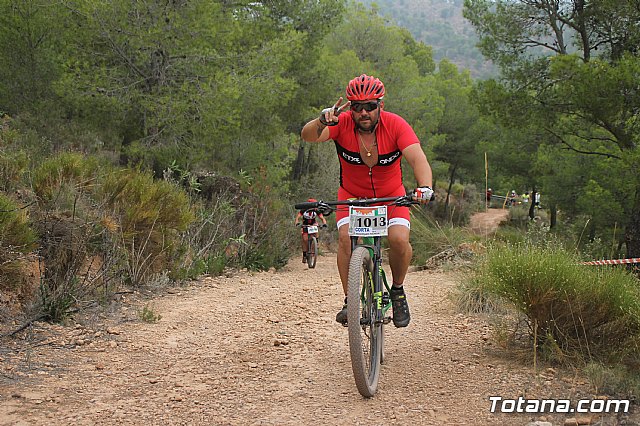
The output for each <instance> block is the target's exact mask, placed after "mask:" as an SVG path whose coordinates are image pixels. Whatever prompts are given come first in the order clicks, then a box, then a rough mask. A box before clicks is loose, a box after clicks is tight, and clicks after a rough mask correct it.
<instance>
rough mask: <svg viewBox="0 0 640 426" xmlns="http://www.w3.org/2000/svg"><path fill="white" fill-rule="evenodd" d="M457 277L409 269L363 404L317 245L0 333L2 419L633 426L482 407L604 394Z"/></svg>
mask: <svg viewBox="0 0 640 426" xmlns="http://www.w3.org/2000/svg"><path fill="white" fill-rule="evenodd" d="M460 277H461V275H460V273H459V272H443V270H442V269H439V270H422V271H416V272H411V273H410V274H409V275H408V277H407V281H406V288H407V292H408V298H409V302H410V308H411V311H412V322H411V324H410V326H409V327H407V328H406V329H396V328H394V327H393V326H392V325H391V326H389V327H387V329H386V330H387V332H386V350H385V364H384V365H383V367H382V373H381V379H380V384H379V390H378V393H377V394H376V396H375V397H373V398H370V399H364V398H363V397H361V396H360V394H359V393H358V391H357V389H356V387H355V383H354V381H353V377H352V372H351V363H350V359H349V350H348V341H347V329H346V328H344V327H342V326H341V325H339V324H337V323H335V321H334V319H335V314H336V312H337V310H338V309H339V308H340V306H341V304H342V296H341V288H340V286H339V284H338V283H339V280H338V275H337V272H336V267H335V257H334V255H333V254H331V253H326V254H325V255H324V256H321V257H320V258H319V261H318V265H317V267H316V269H312V270H310V269H307V267H306V266H305V265H303V264H302V263H301V262H300V259H298V257H296V258H295V259H294V260H292V261H291V262H290V263H289V265H287V266H286V267H285V268H284V270H282V271H278V272H275V271H271V272H261V273H249V272H240V273H235V274H228V276H222V277H203V278H202V279H200V280H199V281H194V282H192V283H190V284H188V285H186V286H184V287H181V288H173V289H165V290H163V291H162V292H161V293H160V294H156V295H155V296H153V297H150V296H144V295H142V294H130V295H123V296H122V299H121V300H120V302H119V303H118V304H116V305H115V306H114V308H113V310H112V311H111V312H100V313H98V312H95V313H93V314H90V315H86V316H83V317H76V318H75V319H74V321H72V322H71V323H70V324H68V325H66V326H56V325H49V324H44V323H35V324H34V325H33V326H32V327H29V328H27V329H25V330H24V331H22V332H20V333H18V334H16V335H15V336H12V337H6V336H5V337H3V338H2V340H0V425H68V424H73V425H110V424H123V425H358V424H367V425H383V424H384V425H387V424H397V425H527V424H529V423H531V422H537V423H534V424H539V425H547V426H548V425H565V424H566V425H568V424H592V425H595V424H602V425H605V424H606V425H616V424H620V425H622V424H626V425H630V424H636V423H634V420H635V417H634V416H635V415H634V414H631V415H622V416H616V415H612V414H609V415H605V416H598V415H585V414H583V415H576V414H575V413H566V414H552V413H542V414H536V413H515V414H514V413H511V414H504V413H503V414H498V413H495V414H494V413H491V412H490V407H491V402H490V400H489V397H491V396H501V397H503V398H506V399H517V398H518V397H519V396H523V397H525V398H528V399H533V398H541V399H549V398H560V399H568V400H571V401H572V402H573V403H575V402H576V401H577V400H578V399H580V398H594V397H596V396H598V395H596V394H594V391H593V389H592V388H591V386H590V385H589V383H588V382H587V380H586V379H585V378H584V377H581V376H580V374H579V373H577V372H574V371H566V370H561V369H554V368H549V367H547V366H537V368H534V366H533V363H532V362H531V360H530V359H527V358H526V357H514V356H513V352H509V351H507V350H506V349H504V348H501V347H500V345H498V344H497V342H498V340H497V339H496V338H495V331H494V329H493V328H492V327H491V325H490V322H489V320H488V319H487V318H484V317H482V316H476V315H468V314H461V313H458V312H456V310H455V308H454V305H453V303H452V301H451V297H450V295H451V291H452V289H454V287H455V285H456V283H457V281H458V280H459V279H460ZM143 312H144V313H146V316H147V318H149V319H154V317H156V319H157V316H160V318H159V319H158V320H157V321H156V322H145V321H142V320H141V315H142V313H143ZM9 326H10V327H13V328H15V327H16V326H17V324H10V325H9ZM6 330H7V328H5V331H6Z"/></svg>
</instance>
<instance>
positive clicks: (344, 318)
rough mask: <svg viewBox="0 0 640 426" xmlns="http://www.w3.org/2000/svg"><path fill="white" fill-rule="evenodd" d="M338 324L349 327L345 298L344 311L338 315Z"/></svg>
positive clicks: (345, 299) (345, 300)
mask: <svg viewBox="0 0 640 426" xmlns="http://www.w3.org/2000/svg"><path fill="white" fill-rule="evenodd" d="M336 322H339V323H340V324H342V325H344V326H346V325H347V298H346V297H345V298H344V305H342V309H341V310H340V312H338V314H337V315H336Z"/></svg>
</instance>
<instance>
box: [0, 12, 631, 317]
mask: <svg viewBox="0 0 640 426" xmlns="http://www.w3.org/2000/svg"><path fill="white" fill-rule="evenodd" d="M547 3H548V2H488V1H481V0H467V1H466V2H465V3H464V13H465V17H466V19H468V21H469V22H470V23H471V24H472V25H473V27H474V29H475V30H476V31H477V36H478V40H479V41H480V45H479V47H480V49H481V51H482V53H483V54H484V55H485V57H486V58H488V59H490V60H491V61H492V62H493V63H495V64H496V65H497V66H499V67H500V71H501V74H500V76H499V78H496V79H490V80H474V79H473V78H472V74H471V73H470V71H469V70H467V69H462V68H459V67H458V66H457V65H456V62H454V61H453V60H450V59H448V58H442V59H440V58H436V56H435V55H434V48H433V47H432V46H430V45H428V44H425V43H424V42H422V41H418V39H417V37H415V36H414V35H412V32H411V31H410V30H409V29H407V28H403V27H400V26H398V25H397V24H394V23H392V22H390V21H389V20H388V19H387V18H385V17H383V16H385V14H386V12H387V11H386V10H384V9H383V7H382V3H381V5H380V6H375V7H373V8H370V7H368V6H365V5H363V4H362V3H360V2H351V1H343V0H314V1H310V0H309V1H307V0H304V1H293V0H270V1H264V2H255V1H248V0H238V1H234V2H229V1H204V0H202V1H172V2H164V1H158V0H144V1H137V2H131V1H126V0H114V1H109V2H107V1H102V0H64V1H61V2H53V3H47V2H39V1H35V0H21V1H18V2H16V1H9V0H0V116H1V117H2V118H1V121H0V177H1V180H0V187H1V188H0V189H1V190H2V198H1V199H0V200H1V202H2V205H3V207H2V211H3V214H2V216H1V217H2V220H0V226H2V229H0V236H1V237H2V241H0V247H1V248H2V250H3V251H4V253H3V254H2V255H3V256H9V254H11V256H13V257H11V256H9V257H8V258H7V259H8V260H11V262H9V261H8V262H0V264H2V268H4V269H6V270H8V269H10V268H9V265H12V264H13V263H12V262H13V261H14V260H16V259H18V258H20V256H23V257H24V258H25V259H27V260H28V257H29V254H30V253H31V254H33V253H36V254H37V255H38V256H36V257H38V258H39V259H44V258H46V256H50V258H49V259H48V261H47V262H45V263H44V264H45V265H46V266H45V268H51V270H50V271H48V272H47V273H46V274H44V277H45V280H44V282H45V283H46V282H49V283H50V288H48V289H47V291H45V292H42V293H41V294H42V297H41V299H42V301H43V304H44V305H46V303H48V302H49V301H51V298H52V297H60V298H61V299H60V300H66V301H68V303H72V302H73V301H74V300H78V299H79V298H78V297H77V294H78V293H79V292H80V291H81V290H82V289H83V288H84V287H83V286H85V287H91V286H92V285H93V287H95V286H96V285H98V284H96V283H99V285H100V286H102V289H103V290H104V293H105V294H106V293H108V292H109V291H111V290H112V287H113V286H115V285H116V277H124V279H125V280H124V281H125V282H127V283H130V284H139V283H141V282H145V281H148V280H149V279H160V278H158V277H159V276H162V274H163V273H164V274H165V275H166V276H169V278H185V277H193V276H196V275H197V274H200V273H220V272H221V271H223V270H224V268H225V267H226V266H236V267H247V268H253V269H267V268H270V267H280V266H282V265H283V264H284V263H285V262H286V260H287V259H288V256H289V255H290V254H291V251H292V250H293V249H294V248H295V242H296V241H295V238H294V237H295V235H294V232H293V230H292V229H290V225H291V223H292V220H293V210H292V205H293V203H294V202H295V201H298V200H301V199H306V198H308V197H309V196H313V197H315V198H324V199H330V198H334V197H335V192H336V187H337V185H338V167H339V166H338V162H337V159H336V156H335V148H334V147H333V146H332V144H330V143H329V144H304V143H302V141H301V140H300V137H299V132H300V129H301V127H302V125H303V124H304V123H305V122H306V121H308V120H309V119H311V118H313V117H315V116H316V115H317V114H318V112H319V111H320V110H321V109H322V108H324V107H326V106H328V105H331V104H333V103H334V102H335V101H336V100H337V99H338V97H340V96H342V95H343V93H344V87H345V85H346V83H347V82H348V81H349V80H350V79H351V78H353V77H355V76H357V75H359V74H362V73H368V74H373V75H375V76H376V77H379V78H380V79H381V80H382V81H383V82H384V83H385V86H386V89H387V95H386V96H385V108H387V109H388V110H390V111H393V112H396V113H399V114H401V115H402V116H403V117H405V118H406V119H407V121H408V122H409V123H410V124H411V125H412V126H413V127H414V129H415V130H416V133H417V135H418V137H419V138H420V140H421V141H422V144H423V147H424V149H425V151H426V153H427V156H428V158H429V159H430V162H431V165H432V167H433V170H434V176H435V186H436V189H437V190H438V194H439V198H438V201H437V202H436V203H434V206H433V207H432V210H430V212H429V213H430V214H431V215H435V216H436V217H438V218H440V219H443V218H444V219H447V220H452V221H454V222H456V223H463V222H464V220H465V218H466V217H468V214H469V210H465V209H460V208H458V207H459V206H462V205H465V206H472V205H476V206H477V205H479V202H480V197H481V196H480V195H479V194H482V193H483V192H484V188H485V185H486V184H487V182H486V181H485V176H486V175H485V158H487V159H488V166H489V168H488V171H489V173H488V178H489V180H488V184H489V186H491V187H492V188H493V189H494V191H495V193H498V194H499V193H506V192H507V191H508V190H510V189H514V188H515V189H517V190H518V192H524V191H525V190H536V191H538V192H541V193H542V203H543V204H542V205H543V207H545V208H551V209H552V210H553V212H554V216H553V217H555V214H558V215H559V216H560V220H559V221H558V223H557V225H556V228H563V227H564V229H565V230H566V231H567V232H573V231H575V233H577V234H581V233H582V232H583V230H584V229H585V228H586V229H588V233H587V234H588V235H587V238H585V239H584V240H581V241H583V242H591V243H593V242H594V241H602V244H603V245H604V246H606V247H611V246H612V245H614V246H616V247H617V253H616V254H618V255H635V256H638V255H639V254H640V253H639V252H640V246H639V245H638V241H640V237H639V235H640V224H639V223H638V222H639V221H640V214H639V212H640V195H639V194H640V191H638V186H639V185H638V184H639V182H638V176H640V174H639V173H638V170H637V167H638V164H640V162H639V161H638V160H639V159H638V149H637V143H638V119H637V117H638V114H637V113H638V105H639V104H640V102H639V99H638V91H637V81H639V79H638V74H639V72H640V71H639V68H640V64H639V62H638V52H637V47H636V46H637V45H638V43H636V41H637V38H638V35H637V31H635V29H634V27H633V26H632V25H631V24H629V22H633V20H634V19H636V18H637V14H638V9H637V7H634V4H635V3H633V2H625V3H618V2H614V1H602V2H582V3H585V4H586V6H585V7H586V8H587V10H579V9H577V4H578V3H580V2H575V3H574V2H571V1H564V2H559V4H561V5H562V8H561V10H558V11H555V12H553V11H552V12H553V13H549V11H548V10H545V9H544V7H545V6H544V5H545V4H547ZM636 3H637V2H636ZM636 6H637V5H636ZM527 17H533V18H531V19H530V20H529V21H527V19H526V18H527ZM627 17H628V18H630V19H621V18H627ZM587 18H588V19H587ZM614 18H615V19H614ZM558 28H559V29H560V30H558ZM404 179H405V184H406V186H407V188H412V187H413V186H414V184H415V182H413V176H412V173H411V170H410V168H408V167H405V168H404ZM465 186H466V187H467V188H468V190H466V191H465V190H464V189H463V190H459V189H457V188H465ZM468 194H475V198H474V199H473V200H469V202H468V203H467V204H458V205H456V204H455V203H461V202H465V201H466V200H464V198H465V196H468ZM474 202H475V203H474ZM412 238H417V237H412ZM63 242H65V244H67V243H68V245H67V246H66V247H68V250H65V251H59V250H58V251H56V250H54V248H55V247H59V246H60V245H61V244H62V243H63ZM419 246H421V245H420V244H417V245H416V247H419ZM428 250H429V249H428V248H425V251H428ZM98 254H100V256H99V257H100V262H99V263H96V262H97V261H96V260H95V259H97V258H98V256H97V255H98ZM417 257H418V258H420V256H417ZM423 257H424V256H422V258H423ZM23 260H24V259H23ZM92 262H93V263H92ZM56 264H59V265H61V266H60V269H59V270H55V268H54V266H53V265H56ZM65 268H66V269H65ZM47 274H49V275H47ZM2 276H3V277H5V275H4V270H3V275H2ZM47 280H49V281H47ZM9 282H13V281H11V280H9V279H4V278H3V281H2V283H0V286H2V288H5V287H6V286H7V285H8V283H9ZM91 283H94V284H91ZM63 284H64V285H63ZM65 303H67V302H65ZM47 306H49V305H47ZM57 315H58V312H57V311H55V309H54V310H51V309H49V316H51V317H55V316H57Z"/></svg>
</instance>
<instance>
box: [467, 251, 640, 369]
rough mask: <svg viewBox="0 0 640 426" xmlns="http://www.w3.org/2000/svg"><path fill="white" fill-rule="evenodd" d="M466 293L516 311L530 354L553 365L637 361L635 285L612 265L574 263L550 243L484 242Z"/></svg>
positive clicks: (639, 311)
mask: <svg viewBox="0 0 640 426" xmlns="http://www.w3.org/2000/svg"><path fill="white" fill-rule="evenodd" d="M466 285H467V287H468V291H471V290H475V291H478V289H479V290H480V291H481V292H482V293H483V294H485V297H488V298H491V297H494V298H498V299H500V300H502V301H506V302H508V303H509V304H511V305H512V306H513V307H514V308H515V309H516V310H517V311H518V312H519V313H521V314H522V315H523V316H524V318H525V321H526V323H527V326H528V331H529V338H530V339H531V340H532V341H533V343H534V347H535V348H536V351H539V353H540V354H541V355H543V356H546V357H547V358H549V359H553V360H555V361H561V362H565V361H567V362H576V361H580V362H588V361H602V362H632V363H634V362H636V361H637V360H639V359H640V352H639V347H638V342H639V340H638V339H639V338H640V286H639V282H638V280H637V278H635V277H634V276H633V275H631V274H629V273H628V272H626V271H625V270H624V269H620V268H594V267H591V266H584V265H580V264H579V259H578V257H577V256H576V255H574V254H572V253H570V252H567V251H566V250H564V249H562V248H561V247H560V246H558V245H549V244H547V245H534V244H531V243H522V244H515V245H500V246H494V247H491V248H490V249H489V250H488V252H487V254H486V256H485V257H484V259H483V261H482V262H480V265H479V267H478V268H477V270H476V272H475V274H474V275H473V276H472V278H471V280H470V281H468V282H467V283H466Z"/></svg>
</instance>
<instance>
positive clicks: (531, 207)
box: [529, 188, 537, 220]
mask: <svg viewBox="0 0 640 426" xmlns="http://www.w3.org/2000/svg"><path fill="white" fill-rule="evenodd" d="M536 194H537V192H536V188H533V191H531V195H530V196H529V219H531V220H533V219H535V217H536Z"/></svg>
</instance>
